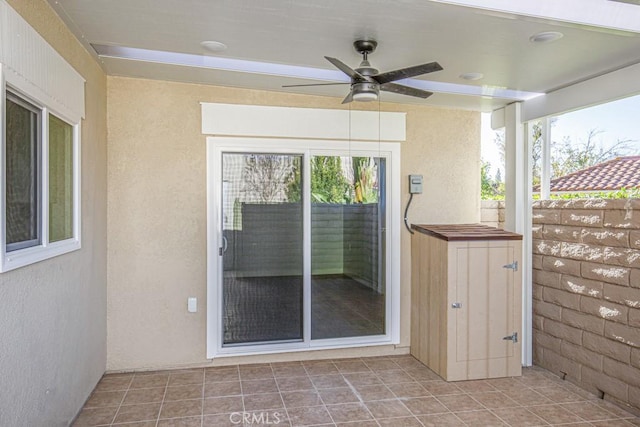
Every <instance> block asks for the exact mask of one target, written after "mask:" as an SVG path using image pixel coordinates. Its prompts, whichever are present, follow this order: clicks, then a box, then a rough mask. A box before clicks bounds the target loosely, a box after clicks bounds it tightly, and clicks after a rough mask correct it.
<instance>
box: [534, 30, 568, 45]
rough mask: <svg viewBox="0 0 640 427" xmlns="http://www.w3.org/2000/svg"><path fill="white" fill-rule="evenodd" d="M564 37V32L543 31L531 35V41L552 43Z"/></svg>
mask: <svg viewBox="0 0 640 427" xmlns="http://www.w3.org/2000/svg"><path fill="white" fill-rule="evenodd" d="M562 37H564V34H562V33H559V32H558V31H543V32H541V33H537V34H534V35H532V36H531V37H529V41H530V42H533V43H550V42H553V41H556V40H558V39H561V38H562Z"/></svg>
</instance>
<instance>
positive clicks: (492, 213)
mask: <svg viewBox="0 0 640 427" xmlns="http://www.w3.org/2000/svg"><path fill="white" fill-rule="evenodd" d="M480 221H481V222H498V210H497V209H485V208H482V209H480Z"/></svg>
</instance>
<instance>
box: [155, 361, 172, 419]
mask: <svg viewBox="0 0 640 427" xmlns="http://www.w3.org/2000/svg"><path fill="white" fill-rule="evenodd" d="M170 380H171V373H169V375H167V382H166V383H165V384H164V393H163V394H162V402H160V408H158V415H157V416H156V427H158V424H159V423H160V414H161V413H162V407H163V406H164V399H165V397H166V396H167V391H168V389H169V381H170Z"/></svg>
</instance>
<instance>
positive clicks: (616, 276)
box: [543, 262, 631, 285]
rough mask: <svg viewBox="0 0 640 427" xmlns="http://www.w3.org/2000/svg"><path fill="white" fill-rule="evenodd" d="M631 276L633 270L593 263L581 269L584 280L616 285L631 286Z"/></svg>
mask: <svg viewBox="0 0 640 427" xmlns="http://www.w3.org/2000/svg"><path fill="white" fill-rule="evenodd" d="M543 265H544V263H543ZM545 268H546V266H545ZM630 274H631V270H630V269H629V268H626V267H618V266H608V265H604V264H595V263H591V262H582V265H581V269H580V275H581V276H582V277H584V278H587V279H593V280H598V281H602V282H607V283H613V284H616V285H629V276H630Z"/></svg>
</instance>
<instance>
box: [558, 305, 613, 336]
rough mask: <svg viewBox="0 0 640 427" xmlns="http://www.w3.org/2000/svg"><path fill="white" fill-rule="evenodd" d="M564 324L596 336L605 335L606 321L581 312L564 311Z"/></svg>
mask: <svg viewBox="0 0 640 427" xmlns="http://www.w3.org/2000/svg"><path fill="white" fill-rule="evenodd" d="M562 322H563V323H566V324H567V325H570V326H573V327H576V328H580V329H582V330H585V331H590V332H593V333H594V334H598V335H603V334H604V319H602V318H600V317H597V316H593V315H590V314H586V313H580V312H579V311H574V310H568V309H563V310H562Z"/></svg>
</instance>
